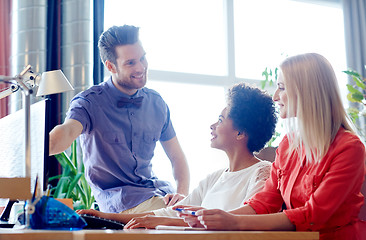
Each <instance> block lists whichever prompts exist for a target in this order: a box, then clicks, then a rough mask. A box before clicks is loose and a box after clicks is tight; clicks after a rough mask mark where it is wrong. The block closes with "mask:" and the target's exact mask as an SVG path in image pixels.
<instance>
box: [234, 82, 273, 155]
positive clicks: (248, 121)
mask: <svg viewBox="0 0 366 240" xmlns="http://www.w3.org/2000/svg"><path fill="white" fill-rule="evenodd" d="M227 105H228V108H227V110H228V117H229V118H230V119H231V120H232V121H233V127H234V129H235V130H238V131H239V132H244V133H245V134H246V135H247V136H248V146H247V147H248V149H249V150H250V151H251V152H259V151H260V150H261V149H262V148H263V147H264V145H265V144H266V143H267V142H268V141H269V140H270V139H271V138H272V136H273V134H274V132H275V128H276V123H277V115H276V111H275V107H274V102H273V101H272V97H271V96H270V95H269V94H268V93H266V92H265V91H262V90H260V89H259V88H257V87H254V86H249V85H247V84H245V83H239V84H236V85H234V86H232V87H231V88H230V89H229V92H228V94H227Z"/></svg>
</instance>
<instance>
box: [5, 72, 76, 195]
mask: <svg viewBox="0 0 366 240" xmlns="http://www.w3.org/2000/svg"><path fill="white" fill-rule="evenodd" d="M0 82H5V83H9V84H11V85H10V87H9V88H8V89H6V90H4V91H2V92H0V99H2V98H4V97H7V96H9V95H10V94H12V93H14V92H16V91H18V90H19V89H21V90H22V92H23V95H24V98H23V106H24V113H25V178H0V189H1V191H0V198H9V199H10V200H12V201H16V200H29V199H31V197H32V194H31V189H30V188H31V187H30V186H31V184H30V181H31V141H30V140H31V138H30V96H31V94H33V89H34V88H35V87H36V86H38V87H39V88H38V92H37V95H36V96H37V97H38V96H44V95H50V94H55V93H61V92H66V91H71V90H74V88H73V87H72V86H71V84H70V83H69V81H68V80H67V79H66V77H65V75H64V74H63V73H62V71H61V70H55V71H48V72H44V73H43V74H42V75H40V74H37V73H34V72H33V71H32V67H31V66H30V65H28V66H26V67H25V68H24V70H23V71H22V72H21V73H20V74H19V75H16V76H14V77H8V76H0Z"/></svg>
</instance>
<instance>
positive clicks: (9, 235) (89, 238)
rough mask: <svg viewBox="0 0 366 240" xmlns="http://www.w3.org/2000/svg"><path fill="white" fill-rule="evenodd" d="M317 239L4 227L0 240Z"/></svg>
mask: <svg viewBox="0 0 366 240" xmlns="http://www.w3.org/2000/svg"><path fill="white" fill-rule="evenodd" d="M104 239H105V240H115V239H116V240H117V239H118V240H123V239H128V240H171V239H173V240H187V239H189V240H212V239H215V240H221V239H222V240H223V239H230V240H262V239H263V240H267V239H268V240H269V239H271V240H276V239H284V240H292V239H294V240H295V239H296V240H317V239H319V234H318V233H317V232H279V231H174V230H140V229H138V230H119V231H113V230H82V231H49V230H31V229H25V230H14V229H1V230H0V240H104Z"/></svg>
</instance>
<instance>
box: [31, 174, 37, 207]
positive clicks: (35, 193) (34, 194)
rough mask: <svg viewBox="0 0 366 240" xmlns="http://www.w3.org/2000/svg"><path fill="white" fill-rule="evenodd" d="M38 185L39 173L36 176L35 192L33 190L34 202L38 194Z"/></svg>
mask: <svg viewBox="0 0 366 240" xmlns="http://www.w3.org/2000/svg"><path fill="white" fill-rule="evenodd" d="M37 186H38V174H37V176H36V182H35V183H34V192H33V196H32V202H34V199H35V198H36V195H37Z"/></svg>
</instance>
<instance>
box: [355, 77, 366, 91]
mask: <svg viewBox="0 0 366 240" xmlns="http://www.w3.org/2000/svg"><path fill="white" fill-rule="evenodd" d="M352 79H353V81H355V83H356V85H357V86H358V87H360V88H362V89H365V87H366V86H365V84H364V83H363V81H362V79H360V78H357V77H354V76H353V77H352Z"/></svg>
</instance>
